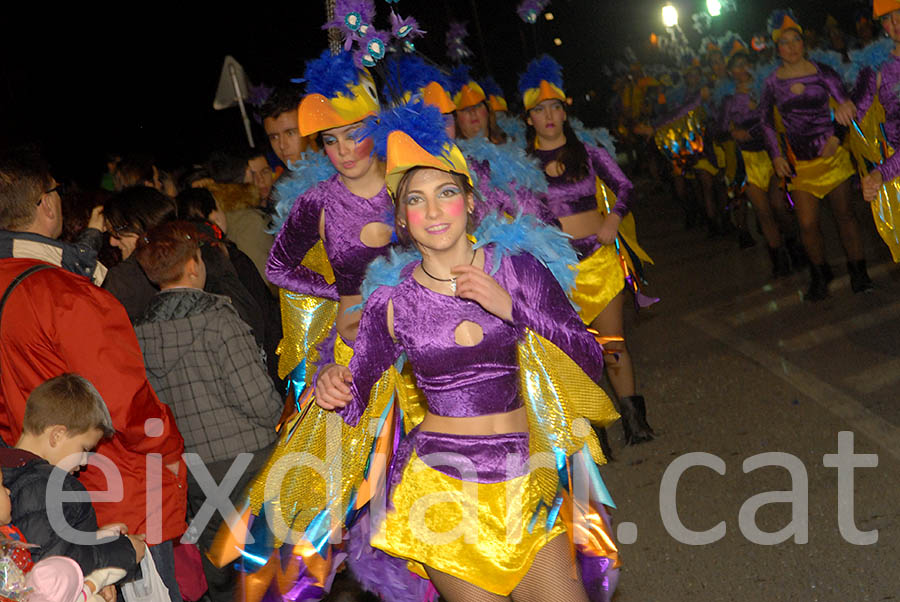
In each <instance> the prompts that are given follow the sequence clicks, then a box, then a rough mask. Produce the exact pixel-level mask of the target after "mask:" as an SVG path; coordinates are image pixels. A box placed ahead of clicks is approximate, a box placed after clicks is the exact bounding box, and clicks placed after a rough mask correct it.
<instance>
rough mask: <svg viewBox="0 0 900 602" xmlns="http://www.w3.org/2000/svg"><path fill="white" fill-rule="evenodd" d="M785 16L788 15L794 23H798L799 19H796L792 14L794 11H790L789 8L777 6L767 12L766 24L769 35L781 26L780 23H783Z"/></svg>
mask: <svg viewBox="0 0 900 602" xmlns="http://www.w3.org/2000/svg"><path fill="white" fill-rule="evenodd" d="M786 16H788V17H790V18H791V19H792V20H793V21H794V23H798V24H799V23H800V21H798V20H797V17H796V16H795V15H794V11H792V10H791V9H789V8H777V9H775V10H773V11H772V12H771V13H769V18H768V20H767V21H766V24H767V26H768V28H769V35H772V32H774V31H775V30H776V29H779V28H780V27H781V24H782V23H784V18H785V17H786Z"/></svg>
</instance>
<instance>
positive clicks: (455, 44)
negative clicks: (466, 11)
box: [447, 21, 472, 63]
mask: <svg viewBox="0 0 900 602" xmlns="http://www.w3.org/2000/svg"><path fill="white" fill-rule="evenodd" d="M467 37H469V32H468V31H466V25H465V23H461V22H459V21H452V22H451V23H450V25H449V26H448V27H447V56H448V57H450V60H451V61H453V62H455V63H459V62H462V61H464V60H466V59H467V58H469V57H470V56H472V51H471V50H469V47H468V46H467V45H466V38H467Z"/></svg>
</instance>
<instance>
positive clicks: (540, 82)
mask: <svg viewBox="0 0 900 602" xmlns="http://www.w3.org/2000/svg"><path fill="white" fill-rule="evenodd" d="M519 94H521V95H522V103H523V105H524V106H525V110H526V111H530V110H531V109H533V108H534V107H536V106H537V105H538V104H539V103H541V102H543V101H545V100H558V101H560V102H562V103H565V102H566V93H565V92H563V78H562V67H560V65H559V63H557V62H556V61H555V60H553V58H552V57H550V56H548V55H546V54H545V55H543V56H541V57H538V58H536V59H534V60H533V61H531V62H530V63H528V67H527V68H526V69H525V73H523V74H522V75H521V76H519Z"/></svg>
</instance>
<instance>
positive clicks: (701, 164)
mask: <svg viewBox="0 0 900 602" xmlns="http://www.w3.org/2000/svg"><path fill="white" fill-rule="evenodd" d="M694 169H700V170H703V171H705V172H706V173H708V174H709V175H711V176H714V175H716V174H717V173H719V168H718V167H716V166H715V165H713V164H712V163H711V162H710V160H709V159H707V158H706V157H703V158H702V159H700V160H699V161H697V163H695V164H694Z"/></svg>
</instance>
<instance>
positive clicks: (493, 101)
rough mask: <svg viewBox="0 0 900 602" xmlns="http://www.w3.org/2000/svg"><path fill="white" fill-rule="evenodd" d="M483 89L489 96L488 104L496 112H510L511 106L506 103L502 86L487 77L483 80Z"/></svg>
mask: <svg viewBox="0 0 900 602" xmlns="http://www.w3.org/2000/svg"><path fill="white" fill-rule="evenodd" d="M481 89H482V90H484V93H485V94H487V97H488V104H489V105H491V108H492V109H493V110H494V111H508V110H509V105H508V104H507V103H506V98H505V95H504V94H503V89H502V88H501V87H500V84H498V83H497V81H496V80H495V79H494V78H493V77H491V76H488V77H485V78H484V79H482V80H481Z"/></svg>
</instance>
